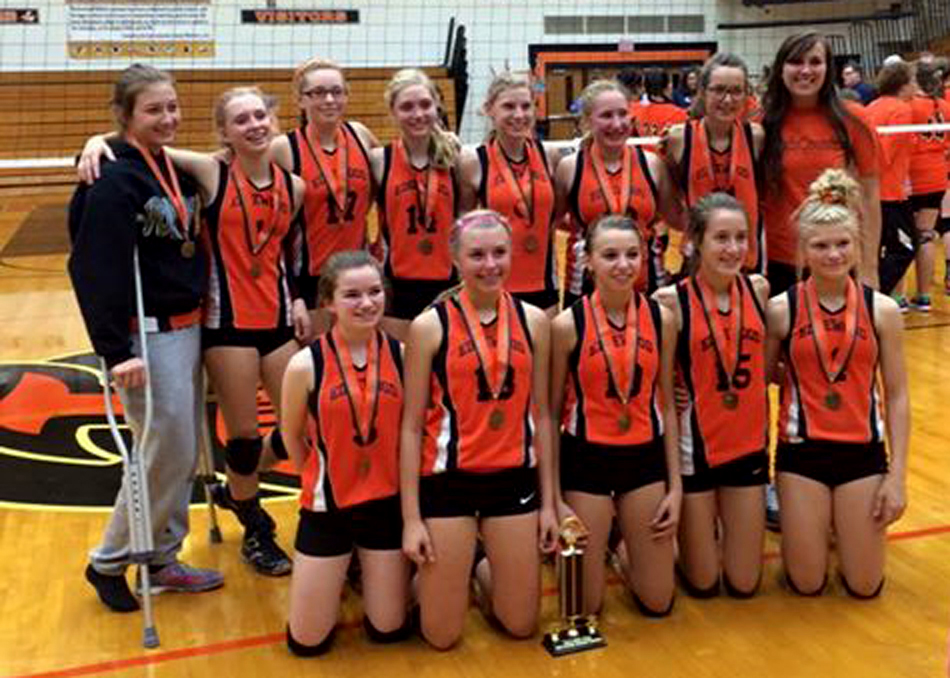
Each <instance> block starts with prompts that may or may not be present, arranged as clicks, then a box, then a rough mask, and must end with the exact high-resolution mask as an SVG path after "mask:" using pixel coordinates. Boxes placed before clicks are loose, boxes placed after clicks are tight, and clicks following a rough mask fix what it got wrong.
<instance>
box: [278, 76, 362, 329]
mask: <svg viewBox="0 0 950 678" xmlns="http://www.w3.org/2000/svg"><path fill="white" fill-rule="evenodd" d="M293 91H294V96H296V97H297V105H298V106H299V108H300V113H301V116H300V117H301V124H300V127H298V128H297V129H295V130H292V131H290V132H288V133H287V134H282V135H280V136H277V137H275V138H274V141H273V142H272V144H271V151H272V152H273V158H274V160H275V162H277V164H278V165H280V166H281V167H283V168H284V169H287V170H290V171H291V172H293V173H294V174H296V175H297V176H299V177H301V178H302V179H303V180H304V182H305V184H306V187H307V190H306V193H305V194H304V200H303V210H302V216H303V234H302V235H303V238H302V248H301V250H300V253H299V257H300V260H299V262H297V263H298V265H299V267H300V269H301V270H300V274H299V282H298V284H299V286H300V289H301V295H302V296H303V298H304V299H305V300H306V302H307V307H308V308H310V309H312V310H311V317H312V319H313V323H314V332H315V333H316V334H321V333H323V332H325V331H326V330H327V329H328V328H329V321H330V317H329V315H327V314H326V313H324V312H321V311H320V310H319V309H317V308H316V296H317V286H318V283H319V276H320V270H321V269H322V268H323V264H324V263H325V262H326V260H327V258H328V257H329V256H330V255H331V254H333V253H334V252H340V251H343V250H353V249H362V248H364V247H365V246H366V238H367V232H366V226H367V225H366V216H367V214H368V213H369V210H370V208H371V207H372V206H373V197H374V193H373V191H374V185H373V177H372V172H371V170H370V164H369V155H368V154H369V151H370V149H372V148H375V147H376V146H378V145H379V142H378V141H377V140H376V137H375V136H373V133H372V132H370V131H369V129H367V128H366V126H365V125H363V124H361V123H359V122H356V121H352V120H346V106H347V103H348V98H349V91H350V89H349V85H348V84H347V82H346V77H345V76H344V74H343V70H342V69H341V68H340V67H339V66H338V65H337V64H335V63H333V62H332V61H326V60H322V59H310V60H309V61H306V62H304V63H303V64H301V65H300V66H298V67H297V69H296V70H295V71H294V77H293Z"/></svg>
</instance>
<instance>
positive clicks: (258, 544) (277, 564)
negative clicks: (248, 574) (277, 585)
mask: <svg viewBox="0 0 950 678" xmlns="http://www.w3.org/2000/svg"><path fill="white" fill-rule="evenodd" d="M241 557H242V558H243V559H244V562H246V563H248V564H249V565H251V566H252V567H253V568H254V569H255V570H257V571H258V572H259V573H260V574H264V575H267V576H268V577H282V576H284V575H285V574H290V570H291V568H292V567H293V565H292V563H291V562H290V558H288V557H287V554H286V553H285V552H284V550H283V549H282V548H280V546H278V544H277V541H276V540H275V539H274V532H273V530H268V529H258V530H248V531H246V532H245V533H244V540H243V541H242V542H241Z"/></svg>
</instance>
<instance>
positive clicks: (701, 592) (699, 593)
mask: <svg viewBox="0 0 950 678" xmlns="http://www.w3.org/2000/svg"><path fill="white" fill-rule="evenodd" d="M676 576H677V577H678V578H679V580H680V586H682V587H683V590H684V591H686V595H688V596H689V597H690V598H699V599H707V598H715V597H716V596H718V595H719V581H718V580H717V581H716V583H715V584H713V585H712V586H710V587H708V588H700V587H699V586H696V585H695V584H694V583H693V582H692V581H690V578H689V577H687V576H686V573H685V572H683V570H682V569H681V568H680V566H679V565H677V566H676Z"/></svg>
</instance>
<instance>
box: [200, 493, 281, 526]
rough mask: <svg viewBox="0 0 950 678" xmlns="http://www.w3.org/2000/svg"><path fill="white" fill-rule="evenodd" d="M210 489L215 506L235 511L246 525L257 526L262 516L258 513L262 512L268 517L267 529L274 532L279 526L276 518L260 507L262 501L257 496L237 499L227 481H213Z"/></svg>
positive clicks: (242, 523)
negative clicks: (275, 520)
mask: <svg viewBox="0 0 950 678" xmlns="http://www.w3.org/2000/svg"><path fill="white" fill-rule="evenodd" d="M210 490H211V500H212V501H213V502H214V503H215V506H219V507H221V508H223V509H226V510H228V511H231V512H232V513H234V515H235V516H237V519H238V521H239V522H240V523H241V525H243V526H244V527H246V528H254V527H256V525H257V522H258V519H259V518H260V517H261V515H257V514H262V515H263V517H264V518H265V519H266V523H267V524H266V528H267V529H269V530H271V531H272V532H273V531H274V530H275V529H276V528H277V523H275V522H274V519H273V518H271V517H270V515H269V514H268V513H267V512H266V511H264V510H263V509H262V508H261V507H260V501H259V500H258V498H257V497H254V498H253V499H243V500H238V499H235V498H234V497H233V496H232V495H231V490H229V489H228V486H227V483H212V484H211V488H210Z"/></svg>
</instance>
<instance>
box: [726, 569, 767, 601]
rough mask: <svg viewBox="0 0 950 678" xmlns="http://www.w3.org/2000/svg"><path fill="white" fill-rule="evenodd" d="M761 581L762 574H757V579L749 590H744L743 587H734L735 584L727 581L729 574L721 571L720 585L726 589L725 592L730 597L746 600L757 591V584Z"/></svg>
mask: <svg viewBox="0 0 950 678" xmlns="http://www.w3.org/2000/svg"><path fill="white" fill-rule="evenodd" d="M761 583H762V575H759V578H758V580H757V581H756V582H755V586H753V587H752V589H751V590H749V591H746V590H744V589H740V588H736V586H735V585H734V584H733V583H732V582H731V581H729V575H727V574H726V573H725V572H723V573H722V586H723V588H724V589H726V593H727V594H728V595H729V597H730V598H738V599H739V600H747V599H748V598H752V597H753V596H754V595H755V594H756V593H758V591H759V584H761Z"/></svg>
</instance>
